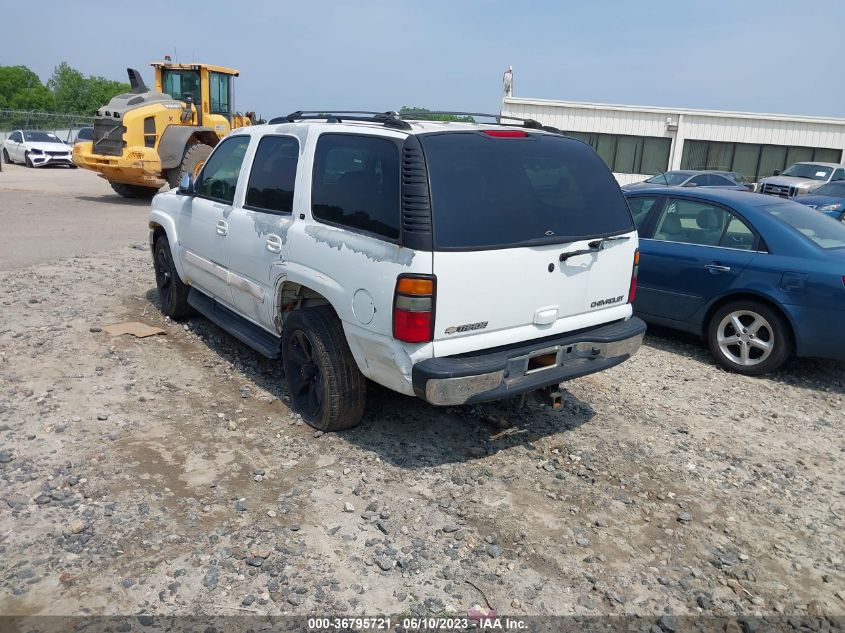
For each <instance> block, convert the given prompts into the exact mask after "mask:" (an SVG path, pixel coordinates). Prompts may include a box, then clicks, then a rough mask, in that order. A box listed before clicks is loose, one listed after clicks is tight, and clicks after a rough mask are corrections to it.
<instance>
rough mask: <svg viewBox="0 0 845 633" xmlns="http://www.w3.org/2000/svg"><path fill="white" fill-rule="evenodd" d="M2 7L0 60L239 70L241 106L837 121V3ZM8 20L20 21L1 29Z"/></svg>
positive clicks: (378, 0) (841, 35)
mask: <svg viewBox="0 0 845 633" xmlns="http://www.w3.org/2000/svg"><path fill="white" fill-rule="evenodd" d="M200 5H201V3H197V2H172V1H170V2H161V1H159V0H147V1H146V2H143V3H129V2H121V3H118V4H112V5H110V4H109V3H105V4H103V3H102V2H88V1H84V0H79V1H71V0H67V1H62V2H51V3H48V4H46V5H43V6H44V10H43V11H37V12H36V11H33V9H32V4H31V3H27V2H4V6H3V7H2V9H0V14H2V17H3V20H2V22H3V24H4V25H5V26H4V27H3V35H2V37H0V64H4V65H8V64H23V65H26V66H29V67H30V68H32V69H33V70H34V71H35V72H37V73H38V74H39V75H40V76H41V77H42V79H44V80H46V79H47V77H49V75H50V73H51V71H52V69H53V67H54V66H55V65H56V64H58V63H59V62H60V61H63V60H64V61H67V62H68V63H70V64H71V65H72V66H74V67H76V68H78V69H79V70H81V71H83V72H84V73H86V74H97V75H104V76H107V77H110V78H115V79H124V80H125V72H126V71H125V69H126V67H127V66H131V67H135V68H138V69H139V70H141V71H142V73H143V74H144V76H145V78H146V79H147V81H148V82H149V81H150V77H151V73H150V68H149V66H148V65H147V64H148V62H150V61H153V60H155V59H161V58H163V56H164V55H165V54H171V55H173V52H174V49H175V50H176V56H177V57H178V59H179V61H182V62H188V61H195V60H196V61H205V62H207V63H216V64H221V65H226V66H232V67H235V68H238V69H240V71H241V77H240V78H239V80H238V83H237V88H236V92H237V96H236V102H237V106H238V109H240V110H256V111H258V112H259V113H260V114H262V115H263V116H265V117H268V118H269V117H271V116H276V115H280V114H286V113H287V112H290V111H292V110H297V109H330V108H346V109H351V108H355V109H359V108H360V109H373V110H385V109H398V108H399V107H400V106H402V105H416V106H423V107H428V108H431V109H460V110H473V111H498V109H499V106H500V100H501V75H502V72H503V71H504V70H505V68H507V66H508V65H512V66H513V67H514V84H515V95H516V96H521V97H534V98H542V99H564V100H571V101H597V102H607V103H623V104H631V105H657V106H669V107H673V106H674V107H691V108H714V109H725V110H747V111H752V112H783V113H791V114H804V115H822V116H837V117H845V82H843V80H842V71H841V68H842V64H843V61H845V2H843V1H842V0H814V1H813V2H803V3H801V2H795V1H794V0H791V1H783V0H734V1H733V2H728V1H723V0H704V1H702V0H699V1H698V2H690V1H687V0H674V1H664V0H653V1H651V0H639V1H634V2H632V1H624V0H619V1H601V0H592V1H591V2H590V1H588V2H584V1H578V2H574V1H567V0H560V1H558V2H554V1H546V0H537V1H534V2H531V1H528V0H526V1H524V2H514V1H511V2H499V1H490V2H480V1H475V0H465V1H461V0H452V1H451V2H441V1H440V0H429V1H428V2H415V3H411V2H402V1H400V0H393V1H388V0H372V1H369V0H358V1H357V2H334V1H332V0H322V1H321V2H299V3H292V2H283V1H280V2H269V1H268V2H265V1H264V0H250V1H249V2H243V3H238V2H231V1H230V2H225V3H224V2H220V3H217V2H214V1H213V0H207V1H206V2H205V4H204V5H203V6H205V7H207V8H206V9H200V8H199V7H200ZM11 25H15V28H10V27H11Z"/></svg>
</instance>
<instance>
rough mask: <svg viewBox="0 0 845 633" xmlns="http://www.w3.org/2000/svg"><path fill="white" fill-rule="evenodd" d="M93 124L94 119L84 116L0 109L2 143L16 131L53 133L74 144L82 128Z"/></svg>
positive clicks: (0, 138)
mask: <svg viewBox="0 0 845 633" xmlns="http://www.w3.org/2000/svg"><path fill="white" fill-rule="evenodd" d="M93 124H94V117H92V116H86V115H82V114H60V113H58V112H42V111H37V110H7V109H3V108H0V143H2V142H3V141H5V140H6V138H7V137H8V136H9V134H11V133H12V132H14V131H15V130H43V131H45V132H52V133H53V134H55V135H56V136H58V137H59V138H60V139H62V140H63V141H67V142H68V143H72V142H73V140H74V139H75V138H76V134H77V132H78V131H79V129H80V128H83V127H88V126H91V125H93Z"/></svg>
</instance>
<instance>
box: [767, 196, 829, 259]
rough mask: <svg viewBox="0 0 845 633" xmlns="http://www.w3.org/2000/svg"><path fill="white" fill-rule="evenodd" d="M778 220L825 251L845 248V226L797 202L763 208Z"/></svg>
mask: <svg viewBox="0 0 845 633" xmlns="http://www.w3.org/2000/svg"><path fill="white" fill-rule="evenodd" d="M763 209H764V210H765V211H768V212H769V213H771V214H772V215H773V216H775V217H776V218H777V219H778V220H780V221H781V222H783V223H784V224H787V225H789V226H791V227H792V228H793V229H795V230H796V231H798V232H799V233H800V234H801V235H803V236H804V237H806V238H807V239H809V240H811V241H812V242H813V243H814V244H815V245H816V246H819V247H821V248H824V249H826V250H827V249H832V248H845V224H842V222H839V221H837V220H834V219H833V218H831V217H828V216H826V215H824V214H823V213H818V212H816V211H813V210H811V209H810V208H809V207H805V206H804V205H803V204H798V203H797V202H782V203H780V204H770V205H766V206H764V207H763Z"/></svg>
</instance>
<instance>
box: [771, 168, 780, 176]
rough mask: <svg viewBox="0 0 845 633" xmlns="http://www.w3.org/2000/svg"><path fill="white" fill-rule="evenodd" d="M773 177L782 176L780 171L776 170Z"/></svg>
mask: <svg viewBox="0 0 845 633" xmlns="http://www.w3.org/2000/svg"><path fill="white" fill-rule="evenodd" d="M772 176H780V169H775V170H774V171H773V172H772Z"/></svg>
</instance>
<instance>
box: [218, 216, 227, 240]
mask: <svg viewBox="0 0 845 633" xmlns="http://www.w3.org/2000/svg"><path fill="white" fill-rule="evenodd" d="M228 234H229V223H228V222H226V221H225V220H217V235H224V236H225V235H228Z"/></svg>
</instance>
